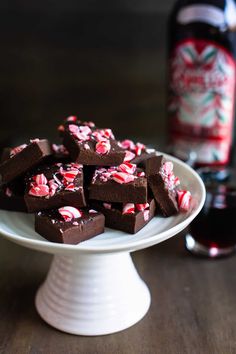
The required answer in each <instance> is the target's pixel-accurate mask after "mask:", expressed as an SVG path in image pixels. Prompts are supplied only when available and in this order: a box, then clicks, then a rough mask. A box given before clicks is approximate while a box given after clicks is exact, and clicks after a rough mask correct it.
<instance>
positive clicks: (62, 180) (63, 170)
mask: <svg viewBox="0 0 236 354" xmlns="http://www.w3.org/2000/svg"><path fill="white" fill-rule="evenodd" d="M55 166H57V167H58V171H57V172H54V173H53V174H52V178H51V179H50V180H49V181H48V179H47V178H46V176H45V175H44V174H43V173H41V174H37V175H35V176H33V177H32V182H31V184H30V189H29V192H28V193H29V195H32V196H34V197H46V198H47V199H48V198H49V197H53V196H54V195H55V193H56V192H57V191H58V190H61V189H62V188H64V190H66V191H71V192H73V191H77V190H79V189H80V188H81V187H80V186H76V185H75V179H76V177H77V176H79V175H81V173H82V165H81V164H78V163H70V164H66V165H62V164H61V163H59V164H58V163H57V164H55Z"/></svg>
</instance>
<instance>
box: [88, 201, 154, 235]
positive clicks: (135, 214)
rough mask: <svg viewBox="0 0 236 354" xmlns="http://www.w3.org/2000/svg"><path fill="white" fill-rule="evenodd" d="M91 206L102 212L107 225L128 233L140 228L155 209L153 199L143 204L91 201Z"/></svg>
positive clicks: (148, 219)
mask: <svg viewBox="0 0 236 354" xmlns="http://www.w3.org/2000/svg"><path fill="white" fill-rule="evenodd" d="M91 206H92V207H93V208H95V209H96V210H99V211H100V212H102V213H103V215H104V216H105V225H106V226H107V227H110V228H112V229H116V230H121V231H124V232H127V233H129V234H135V233H136V232H138V231H139V230H141V229H142V228H143V227H144V226H145V225H146V224H147V223H148V222H149V221H150V220H151V219H152V218H153V216H154V215H155V210H156V204H155V201H154V199H152V200H149V201H148V203H145V204H133V203H126V204H122V203H108V202H101V201H93V202H92V203H91Z"/></svg>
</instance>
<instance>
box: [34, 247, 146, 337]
mask: <svg viewBox="0 0 236 354" xmlns="http://www.w3.org/2000/svg"><path fill="white" fill-rule="evenodd" d="M150 299H151V298H150V293H149V290H148V288H147V286H146V284H145V283H144V282H143V281H142V280H141V278H140V277H139V275H138V273H137V271H136V269H135V267H134V264H133V261H132V258H131V256H130V254H129V253H128V252H123V253H110V254H109V253H108V254H106V253H105V254H82V253H80V254H78V255H77V256H72V257H71V256H61V255H56V256H54V259H53V262H52V265H51V268H50V270H49V273H48V275H47V278H46V280H45V282H44V283H43V284H42V286H41V287H40V288H39V290H38V292H37V295H36V308H37V311H38V313H39V315H40V316H41V317H42V318H43V319H44V320H45V321H46V322H47V323H48V324H50V325H51V326H53V327H55V328H57V329H59V330H61V331H64V332H68V333H72V334H78V335H88V336H96V335H104V334H109V333H115V332H118V331H121V330H124V329H126V328H128V327H130V326H132V325H134V324H135V323H137V322H138V321H139V320H141V319H142V317H143V316H144V315H145V314H146V313H147V311H148V309H149V306H150Z"/></svg>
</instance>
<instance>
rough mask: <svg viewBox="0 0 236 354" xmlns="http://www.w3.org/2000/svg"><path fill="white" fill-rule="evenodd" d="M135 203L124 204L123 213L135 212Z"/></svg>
mask: <svg viewBox="0 0 236 354" xmlns="http://www.w3.org/2000/svg"><path fill="white" fill-rule="evenodd" d="M134 213H135V205H134V204H133V203H127V204H125V205H124V206H123V210H122V214H134Z"/></svg>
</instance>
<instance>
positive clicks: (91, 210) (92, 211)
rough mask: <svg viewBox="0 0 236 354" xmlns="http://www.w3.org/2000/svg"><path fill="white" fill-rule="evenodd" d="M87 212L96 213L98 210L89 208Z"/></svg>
mask: <svg viewBox="0 0 236 354" xmlns="http://www.w3.org/2000/svg"><path fill="white" fill-rule="evenodd" d="M89 213H90V214H97V213H98V212H97V210H94V209H89Z"/></svg>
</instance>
